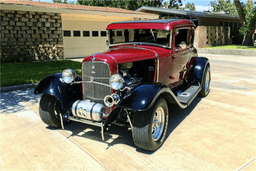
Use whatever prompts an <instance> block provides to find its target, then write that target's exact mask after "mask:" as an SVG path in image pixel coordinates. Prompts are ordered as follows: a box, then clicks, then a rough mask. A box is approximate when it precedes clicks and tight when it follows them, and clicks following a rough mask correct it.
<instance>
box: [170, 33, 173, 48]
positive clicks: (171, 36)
mask: <svg viewBox="0 0 256 171" xmlns="http://www.w3.org/2000/svg"><path fill="white" fill-rule="evenodd" d="M172 34H173V31H172V30H171V33H170V47H172V38H173V35H172Z"/></svg>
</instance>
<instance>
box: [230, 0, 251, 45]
mask: <svg viewBox="0 0 256 171" xmlns="http://www.w3.org/2000/svg"><path fill="white" fill-rule="evenodd" d="M234 4H235V6H236V9H237V12H238V14H239V17H240V21H241V25H242V26H241V28H240V29H239V32H240V33H241V34H244V38H243V42H242V45H246V46H253V40H252V36H253V34H254V32H255V23H256V7H255V6H253V5H252V4H253V3H252V0H248V3H247V4H246V5H243V4H241V3H240V1H239V0H234Z"/></svg>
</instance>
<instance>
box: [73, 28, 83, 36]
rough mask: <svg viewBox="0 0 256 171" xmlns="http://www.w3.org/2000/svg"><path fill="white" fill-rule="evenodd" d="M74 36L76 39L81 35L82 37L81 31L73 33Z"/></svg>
mask: <svg viewBox="0 0 256 171" xmlns="http://www.w3.org/2000/svg"><path fill="white" fill-rule="evenodd" d="M73 36H74V37H80V36H81V35H80V31H77V30H76V31H73Z"/></svg>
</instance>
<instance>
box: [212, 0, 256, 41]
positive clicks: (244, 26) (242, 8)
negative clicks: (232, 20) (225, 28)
mask: <svg viewBox="0 0 256 171" xmlns="http://www.w3.org/2000/svg"><path fill="white" fill-rule="evenodd" d="M211 6H212V7H213V11H215V12H220V11H224V12H225V13H226V14H232V15H239V18H240V22H241V28H240V29H239V33H240V35H244V37H243V41H242V45H247V46H253V40H252V36H253V34H254V32H255V22H256V7H255V4H254V5H253V2H252V0H248V3H247V4H244V3H241V2H240V1H239V0H234V3H232V2H231V0H214V1H211Z"/></svg>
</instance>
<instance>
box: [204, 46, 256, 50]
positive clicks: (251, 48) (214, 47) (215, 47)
mask: <svg viewBox="0 0 256 171" xmlns="http://www.w3.org/2000/svg"><path fill="white" fill-rule="evenodd" d="M207 48H209V49H245V50H256V47H254V46H241V45H223V46H211V47H207Z"/></svg>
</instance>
